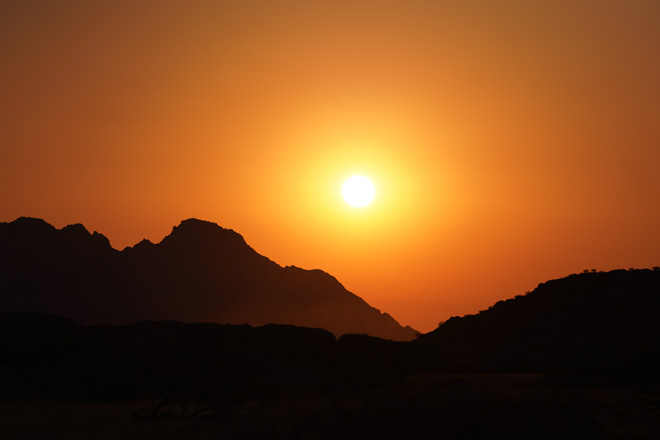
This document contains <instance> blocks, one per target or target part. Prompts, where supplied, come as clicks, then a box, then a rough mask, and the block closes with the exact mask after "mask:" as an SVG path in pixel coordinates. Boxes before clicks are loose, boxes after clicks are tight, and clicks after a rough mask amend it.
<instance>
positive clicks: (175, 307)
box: [0, 217, 417, 340]
mask: <svg viewBox="0 0 660 440" xmlns="http://www.w3.org/2000/svg"><path fill="white" fill-rule="evenodd" d="M0 283H1V284H0V286H1V288H0V312H41V313H49V314H54V315H59V316H63V317H67V318H71V319H74V320H75V321H77V322H80V323H82V324H85V325H87V324H127V323H131V322H136V321H142V320H159V321H160V320H177V321H183V322H217V323H231V324H251V325H257V326H260V325H265V324H269V323H276V324H291V325H297V326H302V327H319V328H324V329H327V330H330V331H331V332H332V333H334V334H335V335H336V336H340V335H342V334H345V333H364V334H368V335H372V336H377V337H382V338H386V339H393V340H411V339H413V338H414V337H415V336H416V335H417V332H416V331H415V330H413V329H412V328H410V327H402V326H401V325H399V324H398V323H397V322H396V321H395V320H394V319H393V318H392V317H391V316H390V315H388V314H387V313H381V312H380V311H379V310H377V309H375V308H374V307H371V306H370V305H369V304H367V303H366V302H365V301H364V300H362V299H361V298H359V297H358V296H356V295H354V294H352V293H351V292H349V291H347V290H346V289H345V288H344V287H343V286H342V285H341V284H340V283H339V281H337V279H335V278H334V277H332V276H331V275H329V274H327V273H325V272H323V271H321V270H304V269H301V268H298V267H295V266H288V267H281V266H279V265H278V264H276V263H275V262H273V261H271V260H269V259H268V258H266V257H264V256H262V255H260V254H258V253H257V252H256V251H254V250H253V249H252V248H251V247H250V246H248V244H247V243H246V242H245V240H244V239H243V237H242V236H241V235H240V234H238V233H236V232H234V231H233V230H229V229H224V228H222V227H220V226H218V225H217V224H215V223H211V222H207V221H202V220H197V219H189V220H184V221H183V222H181V224H180V225H178V226H176V227H174V228H173V230H172V232H171V233H170V235H168V236H167V237H165V238H164V239H163V240H162V241H161V242H160V243H157V244H154V243H151V242H150V241H148V240H143V241H141V242H140V243H138V244H137V245H135V246H133V247H127V248H126V249H124V250H122V251H118V250H115V249H113V248H112V247H111V246H110V243H109V241H108V240H107V238H105V237H104V236H103V235H101V234H99V233H97V232H94V233H93V234H90V233H89V232H88V231H87V230H86V229H85V227H84V226H83V225H80V224H75V225H69V226H66V227H64V228H62V229H57V228H55V227H53V226H52V225H50V224H48V223H46V222H45V221H43V220H41V219H35V218H26V217H21V218H19V219H17V220H15V221H13V222H9V223H0Z"/></svg>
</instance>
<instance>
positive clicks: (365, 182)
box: [342, 176, 376, 208]
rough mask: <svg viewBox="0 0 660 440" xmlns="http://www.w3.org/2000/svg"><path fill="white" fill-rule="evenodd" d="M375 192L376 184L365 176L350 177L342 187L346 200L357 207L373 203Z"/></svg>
mask: <svg viewBox="0 0 660 440" xmlns="http://www.w3.org/2000/svg"><path fill="white" fill-rule="evenodd" d="M375 192H376V190H375V189H374V184H373V183H371V180H369V179H367V178H366V177H364V176H353V177H350V178H349V179H348V180H346V182H344V187H343V188H342V195H343V196H344V200H345V201H346V203H348V204H349V205H351V206H353V207H355V208H361V207H363V206H367V205H368V204H369V203H371V201H372V200H373V198H374V194H375Z"/></svg>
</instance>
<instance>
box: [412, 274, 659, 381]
mask: <svg viewBox="0 0 660 440" xmlns="http://www.w3.org/2000/svg"><path fill="white" fill-rule="evenodd" d="M418 342H419V343H423V344H429V345H432V346H434V347H435V349H436V350H437V353H439V354H440V357H441V358H442V359H441V360H440V361H439V362H440V363H441V364H443V365H444V368H447V369H452V370H462V371H476V370H479V371H535V372H538V371H592V372H593V371H599V372H603V373H612V374H618V373H620V372H627V373H630V372H632V371H633V370H635V371H636V372H638V373H641V372H647V373H651V372H653V374H655V373H654V372H655V371H657V369H658V368H660V270H649V269H643V270H628V271H626V270H615V271H611V272H598V273H595V272H594V273H583V274H579V275H571V276H568V277H566V278H562V279H558V280H552V281H548V282H546V283H542V284H539V286H538V287H537V288H536V289H535V290H534V291H532V292H530V293H528V294H526V295H522V296H518V297H516V298H512V299H509V300H506V301H499V302H498V303H496V304H495V305H494V306H492V307H491V308H489V309H488V310H485V311H482V312H480V313H479V314H477V315H468V316H464V317H460V318H459V317H454V318H451V319H449V320H448V321H446V322H445V323H444V324H442V325H440V327H438V328H437V329H436V330H434V331H432V332H431V333H428V334H426V335H422V336H420V338H419V340H418Z"/></svg>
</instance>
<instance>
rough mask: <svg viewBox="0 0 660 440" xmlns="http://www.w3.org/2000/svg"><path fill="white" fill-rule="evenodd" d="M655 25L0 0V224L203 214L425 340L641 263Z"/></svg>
mask: <svg viewBox="0 0 660 440" xmlns="http://www.w3.org/2000/svg"><path fill="white" fill-rule="evenodd" d="M659 23H660V2H658V1H656V0H648V1H641V0H625V1H624V0H621V1H618V0H616V1H615V0H584V1H579V0H571V1H561V0H560V1H541V0H539V1H532V0H520V1H492V0H484V1H465V0H462V1H459V0H457V1H441V0H428V1H421V0H420V1H415V0H405V1H403V0H402V1H392V0H377V1H376V0H373V1H361V0H350V1H341V0H334V1H314V0H290V1H272V0H263V1H256V0H240V1H238V0H237V1H220V0H215V1H211V0H208V1H194V0H187V1H176V2H175V1H165V0H157V1H145V0H140V1H135V0H131V1H121V0H108V1H93V0H81V1H67V0H58V1H52V2H51V1H43V0H41V1H31V0H15V1H13V0H0V60H2V61H1V63H0V221H12V220H14V219H15V218H17V217H19V216H23V215H25V216H33V217H40V218H43V219H45V220H46V221H48V222H49V223H51V224H54V225H55V226H57V227H63V226H65V225H67V224H70V223H78V222H80V223H83V224H84V225H85V226H86V227H87V228H88V229H89V230H97V231H99V232H101V233H103V234H105V235H106V236H107V237H108V238H109V239H110V241H111V243H112V245H113V246H114V247H115V248H118V249H122V248H124V247H125V246H130V245H134V244H136V243H137V242H139V241H140V240H141V239H142V238H148V239H150V240H152V241H154V242H158V241H160V240H161V239H162V238H163V237H164V236H165V235H167V234H168V233H169V232H170V231H171V228H172V227H173V226H174V225H176V224H178V223H179V222H180V221H181V220H183V219H186V218H190V217H196V218H201V219H205V220H210V221H213V222H216V223H218V224H220V225H221V226H224V227H227V228H232V229H234V230H236V231H238V232H239V233H241V234H242V235H243V236H244V237H245V239H246V241H247V242H248V243H249V244H250V245H251V246H252V247H253V248H254V249H255V250H256V251H257V252H259V253H261V254H263V255H266V256H268V257H269V258H271V259H272V260H274V261H276V262H277V263H279V264H281V265H291V264H294V265H296V266H300V267H304V268H308V269H312V268H321V269H323V270H325V271H326V272H329V273H331V274H333V275H334V276H336V277H337V278H338V279H339V281H340V282H342V284H344V286H346V288H347V289H349V290H350V291H352V292H354V293H355V294H357V295H359V296H361V297H362V298H364V299H365V300H366V301H367V302H369V303H370V304H371V305H373V306H375V307H377V308H379V309H381V310H382V311H386V312H388V313H390V314H391V315H392V316H394V317H395V318H396V319H397V320H399V321H400V322H401V323H402V324H409V325H411V326H413V327H415V328H416V329H418V330H420V331H424V332H426V331H430V330H432V329H433V328H435V326H436V325H437V323H438V322H439V321H442V320H445V319H447V318H448V317H450V316H453V315H463V314H467V313H476V312H477V311H479V310H481V309H484V308H487V307H488V306H489V305H491V304H492V303H494V302H496V301H498V300H500V299H505V298H509V297H512V296H514V295H517V294H522V293H525V292H526V291H528V290H532V289H533V288H534V287H535V286H536V285H537V284H538V283H539V282H542V281H545V280H547V279H551V278H558V277H562V276H565V275H568V274H571V273H575V272H581V271H582V270H584V269H591V268H595V269H599V270H609V269H615V268H628V267H640V268H641V267H650V266H655V265H660V172H659V170H660V25H659ZM353 174H364V175H367V176H369V177H371V178H372V180H373V181H374V184H375V186H376V198H375V200H374V202H373V203H372V204H371V205H370V206H368V207H366V208H362V209H355V208H351V207H349V206H348V205H346V204H345V203H344V202H343V201H342V199H341V185H342V183H343V181H344V180H345V179H346V178H347V177H349V176H350V175H353Z"/></svg>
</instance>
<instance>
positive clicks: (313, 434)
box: [0, 314, 660, 440]
mask: <svg viewBox="0 0 660 440" xmlns="http://www.w3.org/2000/svg"><path fill="white" fill-rule="evenodd" d="M449 359H451V352H447V351H446V349H445V348H443V347H442V346H438V345H433V344H431V343H424V342H423V341H416V342H408V343H406V342H392V341H385V340H382V339H378V338H370V337H366V336H360V335H346V336H343V337H341V338H339V340H337V339H335V338H334V336H333V335H332V334H331V333H329V332H327V331H325V330H321V329H307V328H299V327H292V326H276V325H269V326H264V327H258V328H253V327H250V326H226V325H216V324H182V323H178V322H143V323H138V324H133V325H128V326H89V327H83V326H80V325H78V324H76V323H75V322H73V321H69V320H65V319H62V318H58V317H53V316H49V315H36V314H5V315H0V438H1V439H3V440H13V439H21V440H33V439H57V438H63V439H118V438H119V439H133V438H135V439H186V440H188V439H191V440H193V439H436V438H442V439H479V438H489V439H490V438H493V437H494V438H508V439H518V438H520V439H523V438H525V439H528V438H532V439H556V438H563V439H565V438H575V439H578V438H579V439H585V438H599V439H601V438H602V439H619V438H622V439H655V438H659V436H660V386H658V381H657V379H656V378H655V369H648V368H644V365H637V364H625V363H622V364H620V365H622V367H620V368H619V370H617V371H614V372H613V370H612V369H611V368H600V367H599V366H598V365H599V364H598V362H600V359H601V358H595V360H594V363H592V364H587V363H585V362H584V359H583V357H582V358H580V359H581V362H580V363H579V368H576V369H574V371H571V368H567V366H568V367H570V364H560V365H559V367H555V366H553V367H552V369H548V370H547V371H524V369H523V368H520V367H518V371H509V372H507V371H496V369H495V368H494V367H492V366H489V365H487V364H483V365H478V364H471V367H470V371H473V372H471V373H469V374H466V373H464V372H461V371H457V370H456V368H455V366H454V367H449V366H448V365H450V363H449V362H448V360H449ZM465 365H467V364H465ZM498 365H500V364H498ZM589 365H591V366H590V367H589ZM500 366H501V365H500ZM586 367H589V368H590V369H591V370H592V371H588V370H589V368H586ZM623 367H625V368H623ZM637 367H639V369H638V370H636V369H635V368H637ZM498 368H499V367H498ZM508 368H511V369H513V370H515V368H513V367H508ZM536 369H537V370H538V368H536ZM477 370H482V371H477ZM578 370H579V371H578Z"/></svg>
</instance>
